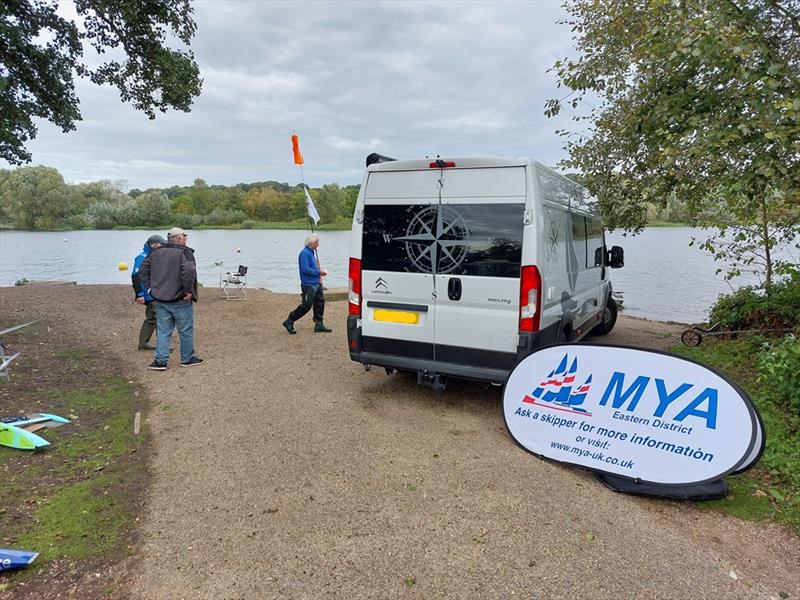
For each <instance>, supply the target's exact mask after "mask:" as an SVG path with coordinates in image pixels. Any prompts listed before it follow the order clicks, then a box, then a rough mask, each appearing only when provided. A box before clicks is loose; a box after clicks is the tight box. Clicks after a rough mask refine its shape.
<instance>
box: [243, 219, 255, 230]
mask: <svg viewBox="0 0 800 600" xmlns="http://www.w3.org/2000/svg"><path fill="white" fill-rule="evenodd" d="M255 226H256V222H255V221H253V220H252V219H245V220H244V221H242V229H252V228H253V227H255Z"/></svg>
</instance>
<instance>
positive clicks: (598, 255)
mask: <svg viewBox="0 0 800 600" xmlns="http://www.w3.org/2000/svg"><path fill="white" fill-rule="evenodd" d="M604 250H605V249H604V248H603V247H602V246H598V247H597V248H595V249H594V266H595V267H604V266H605V265H606V264H607V263H608V261H606V260H603V253H604Z"/></svg>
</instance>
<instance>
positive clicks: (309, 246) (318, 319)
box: [283, 233, 331, 333]
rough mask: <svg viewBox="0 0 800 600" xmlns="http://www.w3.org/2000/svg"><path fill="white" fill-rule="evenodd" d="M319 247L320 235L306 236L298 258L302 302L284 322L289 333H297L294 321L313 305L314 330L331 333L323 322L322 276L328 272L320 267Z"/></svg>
mask: <svg viewBox="0 0 800 600" xmlns="http://www.w3.org/2000/svg"><path fill="white" fill-rule="evenodd" d="M318 247H319V236H318V235H317V234H316V233H312V234H310V235H309V236H308V237H307V238H306V245H305V247H304V248H303V249H302V250H301V251H300V256H298V258H297V263H298V267H299V268H300V304H299V305H298V306H297V308H295V309H294V310H293V311H292V312H290V313H289V318H288V319H286V320H285V321H284V322H283V326H284V327H285V328H286V331H288V332H289V333H297V331H295V329H294V322H295V321H297V320H298V319H300V318H301V317H302V316H303V315H305V314H306V313H307V312H308V311H309V310H311V308H312V307H313V308H314V332H315V333H329V332H330V331H331V330H330V329H328V328H327V327H325V325H324V324H323V323H322V315H323V313H324V312H325V295H324V294H323V291H322V282H321V281H320V277H324V276H325V275H327V274H328V272H327V271H326V270H325V269H320V268H319V261H318V260H317V252H316V250H317V248H318Z"/></svg>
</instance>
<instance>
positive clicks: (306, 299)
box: [289, 283, 325, 324]
mask: <svg viewBox="0 0 800 600" xmlns="http://www.w3.org/2000/svg"><path fill="white" fill-rule="evenodd" d="M312 308H313V309H314V323H319V324H322V315H323V314H324V313H325V294H324V293H323V292H322V284H321V283H320V284H319V285H317V286H313V285H301V286H300V304H298V305H297V308H295V309H294V310H293V311H292V312H290V313H289V320H290V321H291V322H292V323H294V322H295V321H297V320H298V319H300V318H302V317H303V315H305V314H306V313H307V312H308V311H310V310H311V309H312Z"/></svg>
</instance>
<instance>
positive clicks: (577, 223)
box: [572, 213, 587, 269]
mask: <svg viewBox="0 0 800 600" xmlns="http://www.w3.org/2000/svg"><path fill="white" fill-rule="evenodd" d="M572 246H573V248H574V249H575V256H577V258H578V263H579V264H580V265H581V269H585V268H586V267H587V259H586V219H585V218H584V217H583V215H576V214H574V213H573V214H572Z"/></svg>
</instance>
